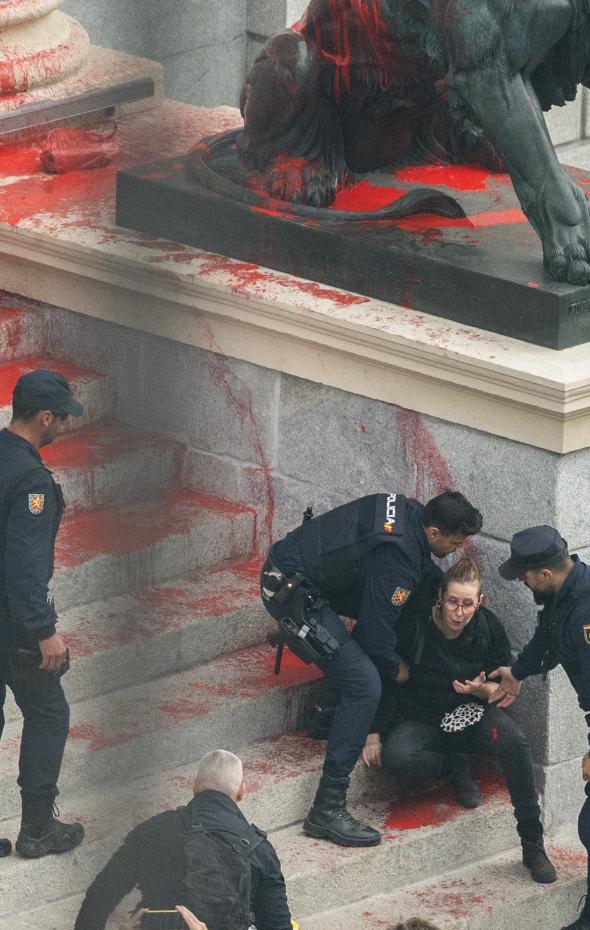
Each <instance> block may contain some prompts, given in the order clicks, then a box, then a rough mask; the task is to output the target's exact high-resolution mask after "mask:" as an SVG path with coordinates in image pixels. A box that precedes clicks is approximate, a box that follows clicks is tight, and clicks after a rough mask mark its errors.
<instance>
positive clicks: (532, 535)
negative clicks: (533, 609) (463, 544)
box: [492, 525, 590, 930]
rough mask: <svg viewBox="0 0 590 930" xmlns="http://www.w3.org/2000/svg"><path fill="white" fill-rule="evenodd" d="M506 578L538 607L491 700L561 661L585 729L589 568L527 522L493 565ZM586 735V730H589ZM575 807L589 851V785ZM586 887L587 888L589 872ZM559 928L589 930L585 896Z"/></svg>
mask: <svg viewBox="0 0 590 930" xmlns="http://www.w3.org/2000/svg"><path fill="white" fill-rule="evenodd" d="M499 572H500V575H501V576H502V578H505V579H506V580H507V581H515V580H516V579H518V580H519V581H522V582H523V583H524V584H525V585H526V586H527V588H529V589H530V590H531V591H532V594H533V597H534V599H535V603H536V604H538V605H539V606H541V607H542V610H540V611H539V614H538V620H539V623H538V626H537V628H536V630H535V633H534V635H533V638H532V639H531V640H530V642H529V643H527V645H526V646H525V647H524V649H523V650H522V652H521V653H520V655H519V656H518V658H517V659H516V661H515V662H514V663H513V664H512V667H508V666H502V667H501V668H499V669H497V671H496V673H495V675H496V677H498V678H499V679H500V685H501V687H500V688H499V689H498V691H497V692H496V694H495V695H494V697H493V698H492V700H493V701H497V702H498V706H499V707H509V706H510V705H511V704H513V703H514V701H515V700H516V698H517V697H518V693H519V691H520V687H521V684H522V681H523V680H524V679H525V678H528V677H529V676H530V675H539V674H540V673H541V672H543V673H544V674H546V673H547V672H548V671H550V670H551V669H553V668H555V667H556V666H557V665H562V666H563V669H564V671H565V673H566V675H567V676H568V678H569V680H570V682H571V684H572V685H573V687H574V689H575V691H576V694H577V695H578V701H579V704H580V707H581V709H582V710H583V711H584V713H585V715H586V723H587V724H588V726H589V727H590V566H588V565H585V564H584V563H583V562H581V561H580V560H579V558H578V556H576V555H573V556H570V554H569V552H568V548H567V543H566V541H565V539H563V538H562V537H561V535H560V534H559V533H558V531H557V530H556V529H554V528H553V527H552V526H546V525H544V526H533V527H530V528H529V529H526V530H522V531H521V532H520V533H515V535H514V536H513V537H512V542H511V544H510V558H509V559H508V560H507V561H506V562H503V563H502V565H500V568H499ZM589 739H590V734H589ZM582 778H583V779H584V781H585V782H590V756H589V755H588V753H586V755H585V756H584V757H583V759H582ZM586 795H587V798H586V801H585V803H584V805H583V807H582V810H581V811H580V817H579V820H578V830H579V834H580V839H581V841H582V843H583V844H584V846H585V847H586V850H587V851H588V852H589V853H590V784H587V785H586ZM588 888H589V890H590V872H589V882H588ZM563 930H590V894H589V895H587V896H586V903H585V904H584V907H583V909H582V912H581V914H580V916H579V917H578V918H577V920H575V921H574V922H573V923H571V924H569V925H568V926H567V927H564V928H563Z"/></svg>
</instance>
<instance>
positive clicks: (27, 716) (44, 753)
mask: <svg viewBox="0 0 590 930" xmlns="http://www.w3.org/2000/svg"><path fill="white" fill-rule="evenodd" d="M39 661H41V659H39ZM7 687H8V688H10V690H11V691H12V693H13V694H14V699H15V701H16V703H17V705H18V707H19V708H20V711H21V713H22V715H23V730H22V738H21V746H20V758H19V776H18V784H19V787H20V789H21V794H22V795H27V796H29V797H32V798H45V799H49V798H50V799H53V798H55V797H56V796H57V795H58V793H59V792H58V788H57V781H58V778H59V770H60V768H61V760H62V757H63V753H64V747H65V744H66V740H67V738H68V729H69V724H70V708H69V706H68V702H67V700H66V696H65V694H64V692H63V688H62V686H61V679H60V676H59V675H58V674H56V673H55V672H46V671H44V670H41V669H40V668H38V667H37V666H36V665H26V666H23V665H20V664H19V660H18V659H17V658H16V657H13V656H0V735H1V734H2V730H3V729H4V702H5V699H6V688H7Z"/></svg>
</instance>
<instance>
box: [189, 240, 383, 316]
mask: <svg viewBox="0 0 590 930" xmlns="http://www.w3.org/2000/svg"><path fill="white" fill-rule="evenodd" d="M204 258H205V259H206V261H205V262H204V263H203V264H202V265H201V267H200V269H199V274H200V275H209V274H215V273H216V272H224V273H226V274H228V275H229V276H230V277H231V278H232V279H233V283H230V285H229V286H230V288H231V290H233V291H236V292H237V291H242V290H243V289H246V288H250V287H252V286H254V287H262V286H264V285H265V284H269V285H270V284H272V285H278V286H279V287H284V288H287V289H288V290H298V291H301V292H302V293H304V294H311V296H312V297H316V298H318V299H319V300H329V301H331V302H332V303H334V304H336V306H338V307H351V306H354V305H356V304H365V303H368V302H369V298H368V297H361V296H360V295H358V294H347V293H346V292H345V291H337V290H334V289H332V288H328V287H324V286H323V285H321V284H317V283H316V282H315V281H302V280H300V279H298V278H293V277H291V276H287V275H285V276H279V275H273V274H269V272H268V271H266V270H263V269H262V268H261V267H260V265H256V264H254V263H253V262H238V261H235V260H234V259H231V258H226V257H225V256H224V255H215V254H213V253H209V254H206V255H204Z"/></svg>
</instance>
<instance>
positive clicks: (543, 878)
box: [522, 840, 590, 930]
mask: <svg viewBox="0 0 590 930" xmlns="http://www.w3.org/2000/svg"><path fill="white" fill-rule="evenodd" d="M522 861H523V863H524V864H525V865H526V867H527V869H529V870H530V873H531V876H532V879H533V881H535V882H538V883H539V885H550V884H551V883H552V882H554V881H557V872H556V871H555V868H554V866H553V863H552V862H551V861H550V860H549V857H548V856H547V853H546V852H545V849H544V847H543V842H542V841H541V842H539V843H526V842H525V841H524V840H523V841H522ZM588 930H590V926H589V927H588Z"/></svg>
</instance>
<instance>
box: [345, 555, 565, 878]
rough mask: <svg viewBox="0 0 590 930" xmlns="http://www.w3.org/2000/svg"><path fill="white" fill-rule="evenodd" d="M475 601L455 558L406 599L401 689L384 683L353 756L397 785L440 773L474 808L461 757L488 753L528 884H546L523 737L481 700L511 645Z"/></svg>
mask: <svg viewBox="0 0 590 930" xmlns="http://www.w3.org/2000/svg"><path fill="white" fill-rule="evenodd" d="M433 602H434V603H433ZM482 602H483V594H482V590H481V576H480V572H479V568H478V566H477V565H476V563H475V562H474V561H473V560H472V559H467V558H463V559H460V560H459V561H458V562H456V563H455V565H453V566H452V567H451V568H450V569H449V570H448V571H447V572H446V574H445V575H444V576H443V578H442V580H441V582H440V587H439V588H438V591H432V589H431V590H430V591H423V592H421V594H420V597H418V598H416V601H415V603H414V605H410V604H408V609H407V610H406V613H405V616H404V618H403V622H400V627H399V631H398V632H399V639H398V651H399V653H400V655H401V656H402V657H403V658H404V661H405V662H406V663H407V665H408V666H409V678H408V680H407V682H406V683H404V684H401V685H388V683H386V682H385V683H384V689H383V698H382V700H381V705H380V707H379V710H378V712H377V717H376V719H375V722H374V725H373V730H374V732H373V733H371V734H369V737H368V738H367V742H366V745H365V748H364V751H363V756H362V758H363V761H364V762H365V764H367V765H376V766H381V765H383V767H384V768H386V769H388V770H389V771H390V772H391V773H392V774H393V775H394V776H395V778H396V779H397V780H398V782H400V783H401V785H402V787H405V788H410V787H411V788H415V787H419V786H421V785H427V784H430V783H431V782H432V781H435V780H439V779H445V780H447V781H448V782H449V783H450V784H451V785H452V787H453V789H454V791H455V794H456V797H457V800H458V801H459V803H460V804H462V805H463V806H464V807H477V806H478V805H479V804H480V802H481V795H480V792H479V789H478V787H477V785H476V783H475V781H474V780H473V778H472V776H471V771H470V766H469V762H468V757H469V755H471V754H477V753H480V752H490V753H491V754H493V755H494V756H496V758H498V759H499V761H500V763H501V765H502V768H503V772H504V775H505V777H506V782H507V784H508V790H509V792H510V798H511V800H512V804H513V806H514V815H515V817H516V823H517V830H518V833H519V836H520V839H521V843H522V848H523V862H524V864H525V865H526V866H527V867H528V868H529V869H530V871H531V874H532V877H533V879H534V880H535V881H536V882H541V883H548V882H553V881H555V879H556V873H555V869H554V868H553V866H552V864H551V862H550V861H549V859H548V858H547V856H546V854H545V851H544V847H543V827H542V825H541V820H540V809H539V802H538V797H537V793H536V790H535V785H534V772H533V760H532V756H531V751H530V749H529V745H528V742H527V738H526V736H525V735H524V733H523V732H522V730H521V729H520V728H519V727H518V726H517V724H516V723H515V722H514V720H512V718H511V717H509V716H508V715H507V714H506V712H505V711H503V710H500V709H499V708H497V707H496V706H495V705H494V704H489V703H488V699H489V697H490V695H491V694H492V693H493V692H494V691H495V690H496V688H497V687H498V685H497V684H495V683H494V682H492V681H488V680H487V676H488V674H489V673H490V672H492V671H494V670H495V669H497V668H498V667H499V666H500V665H510V643H509V642H508V637H507V635H506V632H505V630H504V628H503V626H502V624H501V623H500V621H499V620H498V618H497V617H496V616H495V614H493V613H492V611H491V610H489V609H488V608H487V607H484V606H483V603H482Z"/></svg>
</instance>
